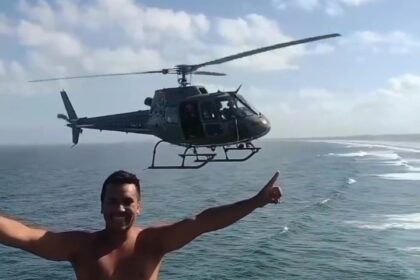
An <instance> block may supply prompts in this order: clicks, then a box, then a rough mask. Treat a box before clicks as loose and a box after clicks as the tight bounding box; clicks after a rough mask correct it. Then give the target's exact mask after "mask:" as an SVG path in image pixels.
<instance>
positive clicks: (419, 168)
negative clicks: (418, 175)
mask: <svg viewBox="0 0 420 280" xmlns="http://www.w3.org/2000/svg"><path fill="white" fill-rule="evenodd" d="M407 169H408V171H411V172H420V167H414V166H411V165H407Z"/></svg>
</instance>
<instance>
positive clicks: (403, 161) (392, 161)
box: [383, 159, 408, 166]
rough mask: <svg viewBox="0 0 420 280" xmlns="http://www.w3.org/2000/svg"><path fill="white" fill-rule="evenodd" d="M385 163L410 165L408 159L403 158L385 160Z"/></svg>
mask: <svg viewBox="0 0 420 280" xmlns="http://www.w3.org/2000/svg"><path fill="white" fill-rule="evenodd" d="M383 164H386V165H393V166H408V162H407V161H406V160H402V159H400V160H389V161H384V162H383Z"/></svg>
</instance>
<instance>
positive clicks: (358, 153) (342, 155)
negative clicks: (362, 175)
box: [328, 151, 367, 157]
mask: <svg viewBox="0 0 420 280" xmlns="http://www.w3.org/2000/svg"><path fill="white" fill-rule="evenodd" d="M328 155H329V156H337V157H364V156H366V155H367V152H364V151H359V152H355V153H342V154H336V153H329V154H328Z"/></svg>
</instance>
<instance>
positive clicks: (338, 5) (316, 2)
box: [271, 0, 378, 16]
mask: <svg viewBox="0 0 420 280" xmlns="http://www.w3.org/2000/svg"><path fill="white" fill-rule="evenodd" d="M375 1H378V0H272V1H271V3H272V5H273V7H275V8H276V9H278V10H286V9H288V8H295V9H302V10H304V11H307V12H310V11H314V10H317V9H320V10H322V11H323V12H325V13H326V14H327V15H329V16H340V15H342V14H344V10H345V9H347V8H356V7H361V6H363V5H367V4H370V3H373V2H375Z"/></svg>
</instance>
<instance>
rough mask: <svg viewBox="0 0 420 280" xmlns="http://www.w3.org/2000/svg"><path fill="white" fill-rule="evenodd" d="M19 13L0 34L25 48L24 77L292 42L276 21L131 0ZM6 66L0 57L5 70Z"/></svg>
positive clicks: (304, 49)
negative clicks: (218, 15) (211, 14)
mask: <svg viewBox="0 0 420 280" xmlns="http://www.w3.org/2000/svg"><path fill="white" fill-rule="evenodd" d="M18 11H19V12H20V13H21V14H20V15H19V17H17V18H16V19H14V20H13V21H12V20H11V19H8V18H7V17H5V16H3V17H1V16H0V30H5V31H3V33H6V32H7V33H8V34H11V35H9V36H14V37H15V38H16V39H17V40H15V41H14V42H15V44H17V46H22V47H23V49H24V53H22V55H21V58H20V61H19V64H20V65H22V68H23V69H25V73H26V75H27V76H28V77H31V78H30V79H36V78H42V77H57V76H77V75H84V74H96V73H103V72H105V73H109V72H128V71H142V70H154V69H160V68H162V67H171V66H173V65H176V64H182V63H201V62H205V61H208V60H213V59H217V58H220V57H223V56H226V55H232V54H235V53H238V52H242V51H248V50H250V49H254V48H260V47H263V46H267V45H271V44H275V43H279V42H286V41H291V40H294V38H293V37H292V36H290V35H288V34H286V33H285V32H284V31H283V30H282V29H281V27H280V26H279V24H278V23H277V22H276V21H275V20H272V19H270V18H267V17H264V16H262V15H258V14H248V15H245V16H242V17H238V18H208V17H207V16H205V15H203V14H200V13H195V14H192V13H187V12H184V11H175V10H172V9H161V8H153V7H146V6H144V5H142V4H139V3H137V2H135V1H133V0H104V1H95V2H84V1H68V0H58V1H55V2H48V1H45V0H39V1H25V0H21V1H20V2H19V9H18ZM11 22H14V24H10V23H11ZM2 26H3V27H4V28H3V29H1V28H2ZM6 27H7V28H6ZM267 34H270V36H267ZM207 35H212V36H213V37H214V35H217V37H216V39H217V41H216V43H209V42H208V40H209V39H208V38H207ZM93 38H94V39H93ZM333 50H334V47H333V46H332V45H328V44H325V43H322V44H319V43H316V44H311V47H308V46H304V45H299V46H293V47H289V48H285V49H282V50H276V51H272V52H267V53H262V54H258V55H255V56H252V57H247V58H242V59H239V60H237V61H233V62H230V63H228V64H226V67H240V68H241V69H246V71H261V70H265V71H272V70H290V69H297V68H298V63H297V62H298V60H299V59H301V58H302V57H305V56H307V55H321V54H325V53H328V52H331V51H333ZM10 63H12V62H11V61H8V60H7V59H3V64H4V65H10ZM8 67H9V66H3V68H5V69H8ZM221 68H222V71H223V67H221ZM3 72H6V75H9V74H10V71H8V70H5V71H3ZM9 78H11V77H9ZM10 80H11V81H16V82H18V81H20V80H16V79H14V78H11V79H10ZM9 88H10V87H9ZM15 88H16V89H19V87H18V86H16V87H15ZM46 88H48V87H46ZM51 88H52V87H51Z"/></svg>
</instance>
